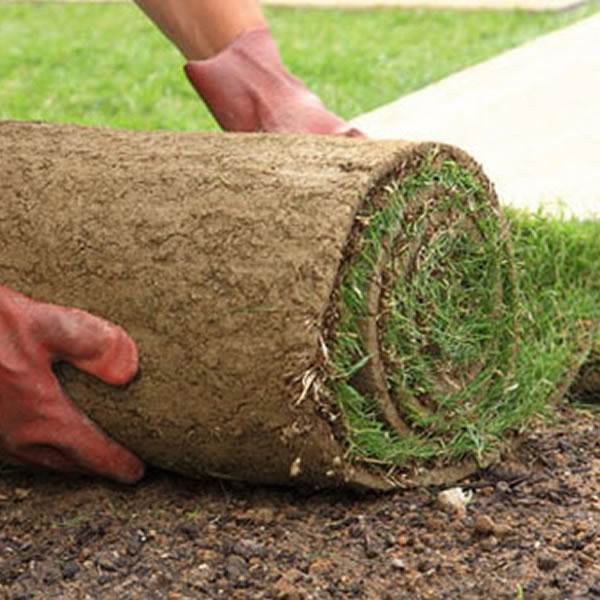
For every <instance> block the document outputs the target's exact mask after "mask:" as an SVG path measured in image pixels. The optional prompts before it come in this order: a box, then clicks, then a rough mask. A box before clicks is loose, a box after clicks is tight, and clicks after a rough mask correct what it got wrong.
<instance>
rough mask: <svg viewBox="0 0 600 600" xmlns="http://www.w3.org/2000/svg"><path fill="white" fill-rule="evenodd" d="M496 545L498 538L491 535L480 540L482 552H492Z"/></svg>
mask: <svg viewBox="0 0 600 600" xmlns="http://www.w3.org/2000/svg"><path fill="white" fill-rule="evenodd" d="M497 545H498V538H496V537H495V536H493V535H490V536H488V537H485V538H483V539H482V540H481V547H482V548H483V549H484V550H487V551H488V552H489V551H490V550H494V548H496V546H497Z"/></svg>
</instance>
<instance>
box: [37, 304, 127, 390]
mask: <svg viewBox="0 0 600 600" xmlns="http://www.w3.org/2000/svg"><path fill="white" fill-rule="evenodd" d="M36 309H37V314H36V315H35V319H34V320H33V324H32V328H33V329H35V334H36V338H37V339H38V340H39V342H40V343H42V344H43V345H44V346H45V347H46V348H47V349H48V351H49V352H50V354H51V356H52V359H53V360H65V361H68V362H70V363H71V364H72V365H73V366H75V367H77V368H78V369H81V370H82V371H85V372H87V373H89V374H91V375H95V376H96V377H98V378H100V379H102V380H103V381H105V382H107V383H112V384H115V385H121V384H124V383H127V382H128V381H129V380H130V379H131V378H132V377H133V376H134V375H135V373H136V371H137V369H138V350H137V347H136V345H135V342H134V341H133V340H132V339H131V338H130V337H129V335H127V333H125V331H124V330H123V329H121V328H120V327H118V326H117V325H113V324H112V323H109V322H108V321H106V320H104V319H101V318H100V317H96V316H94V315H91V314H89V313H87V312H84V311H82V310H78V309H75V308H65V307H62V306H56V305H54V304H39V305H38V306H37V307H36Z"/></svg>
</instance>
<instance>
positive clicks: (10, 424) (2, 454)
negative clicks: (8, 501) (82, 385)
mask: <svg viewBox="0 0 600 600" xmlns="http://www.w3.org/2000/svg"><path fill="white" fill-rule="evenodd" d="M59 360H64V361H68V362H69V363H71V364H72V365H73V366H75V367H77V368H79V369H81V370H82V371H86V372H87V373H90V374H91V375H94V376H96V377H98V378H100V379H101V380H103V381H105V382H107V383H111V384H116V385H119V384H124V383H126V382H127V381H129V380H130V379H131V378H132V377H133V376H134V375H135V373H136V371H137V367H138V353H137V348H136V346H135V344H134V342H133V341H132V340H131V338H130V337H129V336H128V335H127V334H126V333H125V332H124V331H123V330H122V329H121V328H119V327H117V326H116V325H112V324H111V323H109V322H107V321H105V320H103V319H100V318H98V317H95V316H92V315H90V314H88V313H86V312H83V311H81V310H77V309H71V308H64V307H61V306H56V305H53V304H43V303H40V302H35V301H34V300H31V299H30V298H27V297H25V296H23V295H21V294H18V293H16V292H14V291H13V290H10V289H8V288H6V287H3V286H0V460H3V461H4V462H8V463H11V464H16V465H21V466H30V467H31V466H34V467H44V468H50V469H54V470H58V471H63V472H69V473H89V474H95V475H100V476H103V477H109V478H111V479H115V480H117V481H121V482H125V483H133V482H135V481H137V480H138V479H140V478H141V477H142V476H143V474H144V465H143V463H142V462H141V461H140V460H139V459H138V458H136V457H135V456H134V455H133V454H131V453H130V452H129V451H127V450H126V449H125V448H123V447H122V446H120V445H119V444H118V443H117V442H115V441H114V440H111V439H110V438H109V437H108V436H107V435H106V434H104V433H103V432H102V431H100V429H99V428H98V427H97V426H96V425H95V424H94V423H92V421H91V420H90V419H89V418H87V417H86V416H85V415H84V414H83V413H82V412H81V411H80V410H79V409H78V408H77V407H76V406H75V405H74V404H73V403H72V402H71V401H70V400H69V399H68V398H67V396H66V395H65V393H64V392H63V391H62V390H61V388H60V385H59V383H58V380H57V379H56V377H55V375H54V373H53V371H52V364H53V363H54V362H55V361H59Z"/></svg>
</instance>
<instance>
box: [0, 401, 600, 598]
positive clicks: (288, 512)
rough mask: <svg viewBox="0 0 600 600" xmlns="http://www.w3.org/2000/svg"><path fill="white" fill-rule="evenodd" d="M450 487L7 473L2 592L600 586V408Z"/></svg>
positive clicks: (472, 592)
mask: <svg viewBox="0 0 600 600" xmlns="http://www.w3.org/2000/svg"><path fill="white" fill-rule="evenodd" d="M462 486H463V488H464V489H465V490H471V491H472V494H473V495H472V500H471V501H470V503H469V504H468V506H467V511H466V515H464V516H462V517H460V516H456V515H453V514H448V513H446V512H444V511H443V510H441V508H440V506H439V504H438V502H437V500H436V498H437V494H438V492H439V490H438V489H418V490H411V491H408V492H398V493H394V494H388V495H367V496H358V495H356V494H353V493H349V492H336V493H332V492H321V493H313V494H306V493H305V494H302V493H299V492H298V491H295V490H289V489H266V488H257V487H250V486H246V485H243V484H237V483H231V482H222V481H197V480H190V479H185V478H183V477H179V476H176V475H171V474H167V473H162V472H157V471H153V472H151V473H149V475H148V476H147V477H146V479H145V480H144V481H143V482H142V483H141V484H139V485H138V486H136V487H131V488H128V487H122V486H117V485H112V484H109V483H105V482H99V481H94V480H65V479H64V478H60V477H54V476H47V475H39V474H37V475H36V474H30V473H27V474H24V473H17V472H14V471H7V472H3V473H2V474H0V598H6V599H13V600H17V599H23V600H24V599H38V598H39V599H42V598H44V599H46V598H64V599H67V600H68V599H87V598H90V599H91V598H94V599H96V598H111V599H113V598H123V599H128V598H131V599H138V598H139V599H142V598H143V599H153V598H161V599H164V598H166V599H168V600H186V599H192V598H228V599H229V598H231V599H251V600H258V599H261V598H278V599H287V600H310V599H312V600H331V599H337V598H361V599H378V600H386V599H387V600H403V599H411V600H412V599H420V598H436V599H443V598H449V599H450V598H453V599H454V598H460V599H461V600H463V599H469V598H489V599H495V600H500V599H504V598H506V599H513V600H518V599H521V598H522V599H529V598H536V599H538V598H539V599H542V598H548V599H549V598H560V599H565V600H566V599H569V600H576V599H583V598H586V599H588V598H589V599H593V598H600V564H599V563H598V561H597V560H596V557H597V555H598V551H599V549H600V548H599V546H600V535H599V532H600V499H599V496H598V493H599V489H600V488H599V486H600V416H598V415H595V414H593V413H590V412H587V411H581V410H575V409H574V408H573V407H567V408H565V409H564V411H562V413H561V414H560V418H559V420H558V422H556V423H555V424H553V425H552V426H547V427H544V428H541V429H539V430H534V431H531V432H530V433H529V434H528V435H527V436H526V439H525V441H524V443H523V445H522V446H521V448H520V449H519V451H518V452H517V453H516V455H515V456H513V457H510V458H508V457H507V458H506V459H505V460H504V461H503V462H502V463H500V464H498V465H496V466H495V467H494V468H492V469H490V470H488V471H486V472H482V473H480V474H479V475H478V476H477V477H474V478H472V479H470V480H469V481H466V482H463V483H462Z"/></svg>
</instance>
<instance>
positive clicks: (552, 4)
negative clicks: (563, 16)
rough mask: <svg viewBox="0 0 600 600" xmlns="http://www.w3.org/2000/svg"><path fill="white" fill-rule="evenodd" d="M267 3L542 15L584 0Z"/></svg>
mask: <svg viewBox="0 0 600 600" xmlns="http://www.w3.org/2000/svg"><path fill="white" fill-rule="evenodd" d="M263 4H271V5H274V6H296V7H305V8H309V7H310V8H315V7H320V8H344V9H365V8H378V7H390V6H396V7H403V8H449V9H456V10H476V9H482V8H483V9H488V10H512V9H521V10H526V11H532V12H538V11H544V10H565V9H568V8H573V7H575V6H579V5H580V4H584V0H265V1H264V2H263Z"/></svg>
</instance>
